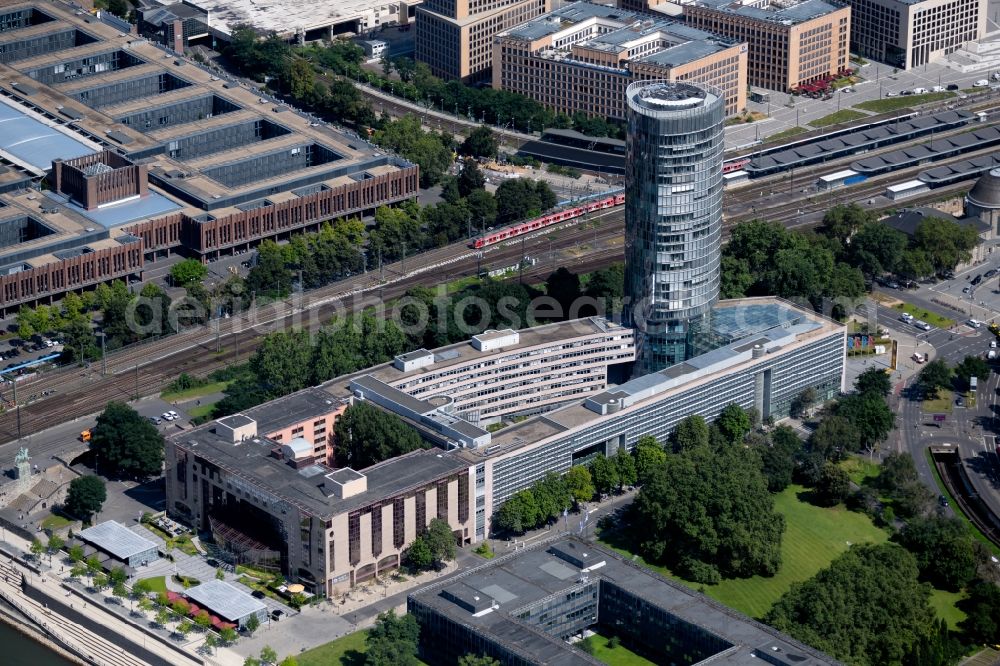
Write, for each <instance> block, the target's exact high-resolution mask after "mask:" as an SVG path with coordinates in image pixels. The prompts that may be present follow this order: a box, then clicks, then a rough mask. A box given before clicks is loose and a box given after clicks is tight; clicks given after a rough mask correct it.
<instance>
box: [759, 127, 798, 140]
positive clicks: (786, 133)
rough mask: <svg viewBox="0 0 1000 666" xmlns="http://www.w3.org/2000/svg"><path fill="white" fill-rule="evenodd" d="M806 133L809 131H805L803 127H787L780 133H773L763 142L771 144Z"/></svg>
mask: <svg viewBox="0 0 1000 666" xmlns="http://www.w3.org/2000/svg"><path fill="white" fill-rule="evenodd" d="M808 131H809V130H807V129H806V128H805V127H798V126H796V127H789V128H788V129H786V130H781V131H780V132H775V133H774V134H772V135H771V136H769V137H767V138H766V139H764V142H765V143H771V142H772V141H781V140H783V139H788V138H791V137H793V136H795V135H796V134H805V133H806V132H808Z"/></svg>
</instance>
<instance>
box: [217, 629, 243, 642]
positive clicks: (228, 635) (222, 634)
mask: <svg viewBox="0 0 1000 666" xmlns="http://www.w3.org/2000/svg"><path fill="white" fill-rule="evenodd" d="M238 636H239V634H237V633H236V630H235V629H233V628H232V627H223V628H222V629H221V630H220V631H219V638H221V639H222V642H223V643H225V644H227V645H231V644H232V643H235V642H236V639H237V637H238Z"/></svg>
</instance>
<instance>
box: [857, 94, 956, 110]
mask: <svg viewBox="0 0 1000 666" xmlns="http://www.w3.org/2000/svg"><path fill="white" fill-rule="evenodd" d="M954 96H955V93H953V92H947V91H946V92H936V93H926V94H924V95H906V96H900V97H886V98H885V99H870V100H868V101H867V102H861V103H860V104H855V105H854V108H855V109H864V110H865V111H874V112H875V113H888V112H889V111H898V110H899V109H905V108H907V107H910V106H919V105H920V104H928V103H930V102H940V101H941V100H944V99H950V98H952V97H954Z"/></svg>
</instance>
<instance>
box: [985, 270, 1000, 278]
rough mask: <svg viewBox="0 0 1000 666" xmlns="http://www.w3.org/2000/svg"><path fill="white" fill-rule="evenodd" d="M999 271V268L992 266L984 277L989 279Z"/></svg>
mask: <svg viewBox="0 0 1000 666" xmlns="http://www.w3.org/2000/svg"><path fill="white" fill-rule="evenodd" d="M998 272H1000V271H997V269H995V268H991V269H990V270H988V271H986V272H985V273H983V277H984V278H986V279H987V280H988V279H990V278H991V277H993V276H994V275H996V274H997V273H998Z"/></svg>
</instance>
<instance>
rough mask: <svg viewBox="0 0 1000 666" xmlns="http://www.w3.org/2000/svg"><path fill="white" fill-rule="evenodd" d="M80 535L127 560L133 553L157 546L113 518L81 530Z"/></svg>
mask: <svg viewBox="0 0 1000 666" xmlns="http://www.w3.org/2000/svg"><path fill="white" fill-rule="evenodd" d="M79 536H80V538H81V539H83V540H84V541H86V542H88V543H91V544H93V545H94V546H97V547H98V548H100V549H101V550H103V551H105V552H107V553H110V554H111V555H113V556H114V557H115V558H117V559H119V560H127V559H128V558H130V557H132V556H133V555H139V554H140V553H144V552H146V551H148V550H156V548H157V546H156V543H154V542H152V541H150V540H149V539H146V538H143V537H141V536H139V535H138V534H136V533H135V532H133V531H132V530H130V529H128V528H127V527H125V526H124V525H122V524H121V523H116V522H115V521H113V520H108V521H105V522H103V523H100V524H99V525H94V526H93V527H88V528H87V529H85V530H81V531H80V532H79Z"/></svg>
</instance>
